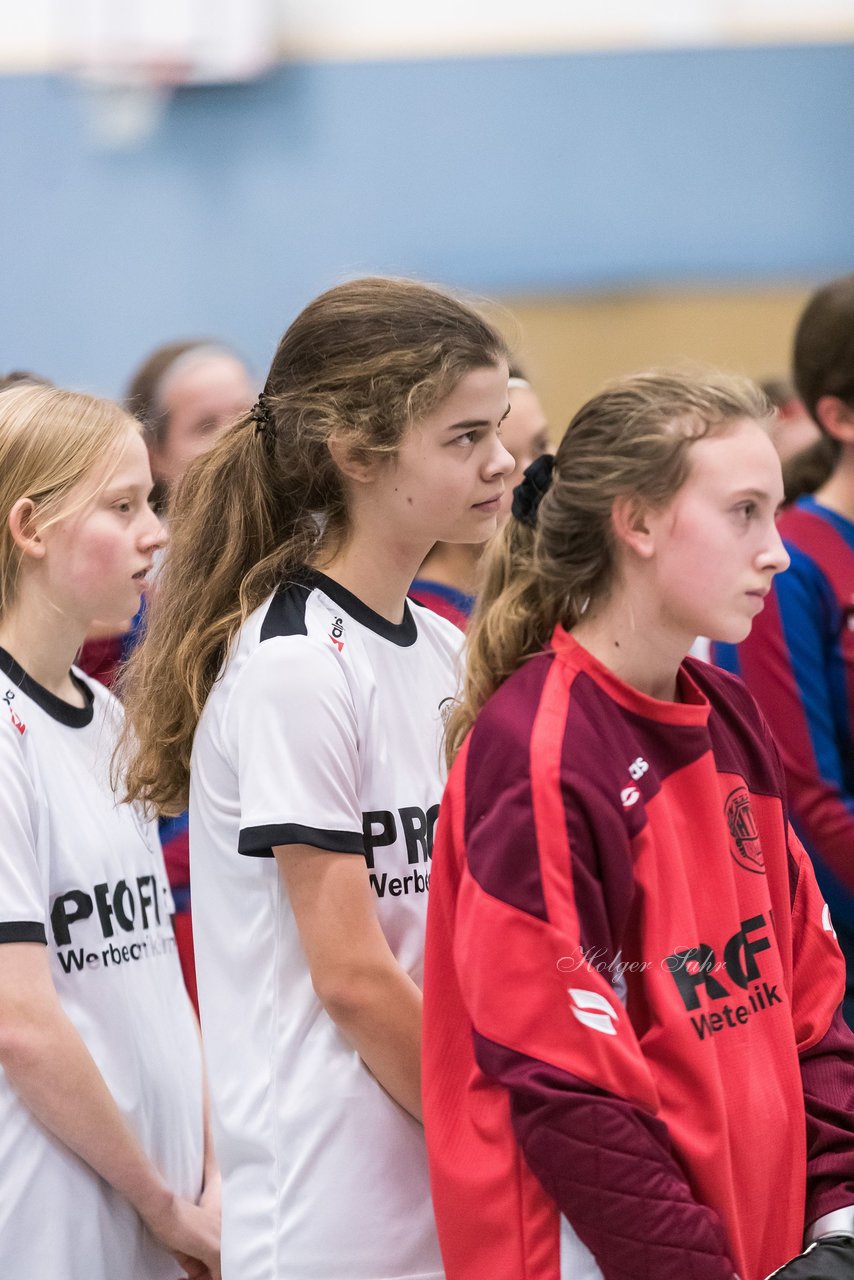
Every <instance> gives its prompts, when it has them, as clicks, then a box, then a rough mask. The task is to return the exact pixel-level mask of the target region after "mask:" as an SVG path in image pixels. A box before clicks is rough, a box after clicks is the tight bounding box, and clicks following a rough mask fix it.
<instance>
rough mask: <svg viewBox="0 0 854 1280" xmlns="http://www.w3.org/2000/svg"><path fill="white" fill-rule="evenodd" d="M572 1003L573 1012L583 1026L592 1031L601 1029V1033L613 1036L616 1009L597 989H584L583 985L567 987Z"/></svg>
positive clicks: (615, 1031)
mask: <svg viewBox="0 0 854 1280" xmlns="http://www.w3.org/2000/svg"><path fill="white" fill-rule="evenodd" d="M567 990H568V992H569V997H570V999H571V1000H572V1003H573V1006H574V1008H573V1010H572V1012H573V1014H574V1015H575V1017H576V1018H577V1019H578V1021H579V1022H580V1023H582V1024H583V1025H584V1026H585V1027H590V1028H591V1030H592V1031H601V1032H602V1034H603V1035H606V1036H615V1035H616V1034H617V1028H616V1027H615V1026H614V1023H615V1022H616V1021H617V1016H618V1015H617V1011H616V1009H615V1008H614V1007H613V1005H612V1004H611V1002H610V1001H609V1000H607V999H606V998H605V996H603V995H600V994H599V992H598V991H585V990H584V988H583V987H567Z"/></svg>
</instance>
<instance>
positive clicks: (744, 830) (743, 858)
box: [725, 787, 765, 876]
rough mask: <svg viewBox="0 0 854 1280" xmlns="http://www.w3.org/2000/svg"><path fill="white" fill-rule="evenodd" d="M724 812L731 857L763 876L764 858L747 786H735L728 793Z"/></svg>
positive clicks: (745, 867) (740, 864)
mask: <svg viewBox="0 0 854 1280" xmlns="http://www.w3.org/2000/svg"><path fill="white" fill-rule="evenodd" d="M725 813H726V820H727V825H728V827H729V835H730V844H729V851H730V853H731V854H732V856H733V858H735V860H736V862H737V863H738V865H739V866H740V867H743V868H744V870H745V871H752V872H753V873H754V874H755V875H757V876H764V874H765V859H764V857H763V856H762V846H761V844H760V842H759V832H758V830H757V829H756V822H755V819H754V817H753V810H752V809H751V808H750V795H749V793H748V790H747V787H736V788H735V790H734V791H731V792H730V793H729V795H728V796H727V798H726V805H725Z"/></svg>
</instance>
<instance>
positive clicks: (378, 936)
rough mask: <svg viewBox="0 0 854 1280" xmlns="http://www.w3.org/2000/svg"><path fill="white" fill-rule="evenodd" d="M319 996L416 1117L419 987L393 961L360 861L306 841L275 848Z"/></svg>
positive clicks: (368, 1063)
mask: <svg viewBox="0 0 854 1280" xmlns="http://www.w3.org/2000/svg"><path fill="white" fill-rule="evenodd" d="M274 853H275V855H276V861H277V863H278V866H279V872H280V874H281V876H282V879H283V881H284V883H285V888H286V890H287V893H288V897H289V899H290V903H291V907H292V908H293V912H294V916H295V918H296V922H297V927H298V929H299V935H300V940H301V942H302V946H303V950H304V952H305V956H306V960H307V962H308V967H309V971H310V973H311V980H312V983H313V985H314V989H315V991H316V992H317V996H318V999H319V1000H320V1002H321V1004H322V1005H323V1006H324V1008H325V1009H326V1012H327V1013H328V1014H329V1016H330V1018H332V1020H333V1022H335V1024H336V1025H337V1026H338V1027H339V1029H340V1030H341V1032H342V1034H343V1035H344V1036H346V1038H347V1039H348V1040H349V1042H350V1044H352V1046H353V1048H354V1049H355V1050H356V1052H357V1053H358V1054H359V1057H360V1058H361V1059H362V1061H363V1062H364V1064H365V1066H366V1067H367V1068H368V1070H369V1071H371V1072H372V1074H373V1075H374V1076H376V1078H377V1080H378V1081H379V1083H380V1084H381V1085H382V1087H383V1088H384V1089H385V1090H386V1092H387V1093H389V1094H390V1095H391V1096H392V1098H394V1100H395V1101H396V1102H398V1103H400V1105H401V1106H402V1107H404V1108H405V1109H406V1110H407V1111H408V1112H409V1113H410V1115H412V1116H414V1117H415V1118H416V1119H417V1120H420V1119H421V992H420V990H419V989H418V987H417V986H416V984H415V983H414V982H413V981H412V979H411V978H410V977H409V975H408V974H406V973H404V971H403V970H402V969H401V967H400V965H399V964H398V963H397V960H396V959H395V957H394V955H393V954H392V951H391V948H390V947H389V945H388V942H387V941H386V938H385V935H384V934H383V931H382V929H381V928H380V924H379V921H378V919H377V915H376V911H375V909H374V903H373V895H372V893H371V888H370V884H369V883H368V877H367V875H366V874H365V863H364V860H363V859H362V858H360V857H359V856H358V855H355V854H340V853H329V852H327V851H326V850H322V849H314V848H311V847H310V846H308V845H301V844H298V845H283V846H280V847H278V848H276V849H275V850H274Z"/></svg>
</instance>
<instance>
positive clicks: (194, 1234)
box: [144, 1191, 221, 1280]
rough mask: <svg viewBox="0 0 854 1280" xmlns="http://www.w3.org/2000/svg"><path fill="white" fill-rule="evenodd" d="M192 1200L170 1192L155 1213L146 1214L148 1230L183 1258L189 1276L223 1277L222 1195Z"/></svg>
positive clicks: (196, 1279) (213, 1279)
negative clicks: (220, 1201)
mask: <svg viewBox="0 0 854 1280" xmlns="http://www.w3.org/2000/svg"><path fill="white" fill-rule="evenodd" d="M204 1199H205V1198H204V1195H202V1203H200V1204H197V1205H195V1204H191V1203H190V1201H189V1200H182V1199H181V1198H180V1197H179V1196H170V1197H169V1198H168V1199H167V1201H166V1203H165V1204H164V1205H163V1207H162V1208H161V1209H159V1210H158V1211H157V1212H156V1214H151V1215H147V1216H146V1217H145V1218H144V1221H145V1224H146V1226H147V1227H148V1229H149V1231H150V1232H151V1234H152V1235H153V1236H155V1238H156V1239H157V1240H159V1241H160V1243H161V1244H162V1245H164V1247H165V1248H167V1249H168V1250H169V1252H170V1253H171V1254H172V1256H173V1257H174V1258H176V1259H177V1261H178V1262H180V1264H181V1266H182V1267H183V1268H184V1270H185V1271H186V1273H187V1275H188V1276H189V1278H190V1280H221V1274H220V1257H219V1241H220V1215H219V1198H218V1196H216V1195H214V1194H213V1191H212V1194H211V1203H210V1204H206V1203H205V1202H204Z"/></svg>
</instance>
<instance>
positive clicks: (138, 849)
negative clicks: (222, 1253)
mask: <svg viewBox="0 0 854 1280" xmlns="http://www.w3.org/2000/svg"><path fill="white" fill-rule="evenodd" d="M74 676H75V679H76V681H77V683H78V686H79V687H80V689H81V690H82V691H83V692H84V694H85V697H86V706H85V707H83V708H78V707H74V706H71V705H70V704H69V703H67V702H64V701H62V700H61V699H59V698H57V697H55V696H54V695H53V694H51V693H49V692H48V691H47V690H46V689H43V688H42V687H41V686H40V685H38V684H36V683H35V682H34V681H33V680H31V679H30V678H29V677H28V676H27V675H26V674H25V673H24V672H23V671H22V670H21V668H20V666H19V665H18V664H17V663H16V662H15V661H14V660H13V659H12V658H11V657H10V656H9V654H7V653H6V652H5V651H4V650H0V769H2V778H3V786H2V788H0V943H15V942H35V943H47V946H48V949H49V953H50V964H51V971H52V976H53V981H54V984H55V986H56V990H57V993H58V995H59V999H60V1002H61V1004H62V1006H63V1008H64V1010H65V1012H66V1013H67V1014H68V1017H69V1018H70V1019H71V1021H72V1022H73V1023H74V1025H75V1027H76V1028H77V1030H78V1031H79V1033H80V1035H81V1037H82V1038H83V1040H84V1041H85V1043H86V1046H87V1048H88V1049H89V1052H90V1053H91V1054H92V1057H93V1058H94V1059H95V1062H96V1063H97V1065H98V1067H99V1069H100V1071H101V1074H102V1075H103V1077H104V1079H105V1081H106V1083H107V1086H108V1087H109V1089H110V1092H111V1093H112V1095H113V1097H114V1098H115V1100H116V1103H117V1105H118V1107H119V1110H120V1111H121V1112H122V1114H123V1116H124V1118H125V1120H126V1121H127V1124H128V1126H129V1127H130V1128H131V1129H132V1130H133V1132H134V1133H135V1135H136V1137H137V1138H138V1140H139V1142H140V1144H141V1145H142V1147H143V1149H144V1150H145V1151H146V1152H147V1153H148V1155H149V1156H150V1157H151V1159H152V1161H153V1162H154V1164H155V1165H156V1166H157V1167H158V1168H159V1169H160V1170H161V1172H162V1174H163V1176H164V1178H165V1180H166V1183H167V1185H168V1186H169V1187H171V1188H172V1189H173V1190H174V1191H176V1192H178V1193H179V1194H181V1195H184V1196H187V1197H189V1198H190V1199H196V1198H197V1196H198V1194H199V1191H200V1185H201V1176H202V1164H203V1114H202V1067H201V1053H200V1049H199V1039H198V1032H197V1029H196V1026H195V1022H194V1018H193V1015H192V1011H191V1008H190V1005H189V1002H188V1000H187V996H186V992H185V991H184V988H183V983H182V979H181V970H180V966H179V963H178V959H177V955H176V952H175V941H174V937H173V934H172V925H171V921H170V911H171V898H170V895H169V887H168V883H167V881H166V874H165V871H164V868H163V856H162V853H161V851H160V843H159V840H158V838H157V832H156V827H154V825H153V824H150V823H146V822H144V821H142V820H141V818H140V817H139V816H138V814H137V813H136V811H135V810H133V809H131V808H130V807H129V806H127V805H118V804H116V803H115V800H114V797H113V792H112V790H111V789H110V785H109V772H108V771H109V760H110V753H111V751H112V748H113V745H114V743H115V737H116V728H117V716H119V715H120V714H121V710H120V708H119V706H118V703H117V702H116V700H115V698H113V697H112V695H111V694H109V693H107V691H106V690H105V689H103V688H102V687H101V686H100V685H98V684H96V683H95V682H92V683H91V684H89V683H88V682H86V680H85V678H84V677H83V676H82V675H81V674H80V673H79V672H75V673H74ZM183 1274H184V1272H183V1270H182V1269H181V1268H180V1267H179V1266H178V1264H177V1263H176V1262H175V1261H174V1259H173V1258H172V1257H171V1256H170V1255H169V1254H168V1253H167V1252H166V1251H165V1250H163V1249H162V1248H161V1247H160V1246H159V1245H158V1244H157V1243H156V1242H155V1241H154V1239H153V1238H152V1237H151V1236H150V1234H149V1233H148V1232H147V1231H146V1230H145V1228H144V1227H143V1225H142V1223H141V1221H140V1219H139V1218H138V1216H137V1215H136V1213H135V1212H134V1211H133V1209H132V1208H131V1206H130V1205H129V1204H128V1203H127V1201H126V1200H124V1199H123V1198H122V1197H121V1196H120V1195H118V1194H117V1193H116V1192H115V1191H113V1190H112V1188H111V1187H109V1186H108V1185H107V1184H106V1183H105V1182H104V1181H103V1180H102V1179H101V1178H99V1177H98V1176H97V1175H96V1174H95V1173H93V1171H92V1170H91V1168H90V1167H89V1166H88V1165H87V1164H85V1163H84V1162H83V1161H82V1160H80V1159H79V1158H78V1157H77V1156H75V1155H74V1154H73V1153H72V1152H71V1151H70V1150H69V1149H68V1148H67V1147H65V1146H64V1145H63V1144H62V1143H61V1142H59V1141H58V1140H57V1139H55V1138H54V1137H53V1136H52V1135H51V1134H50V1133H49V1132H48V1131H47V1130H46V1129H45V1128H43V1127H42V1126H41V1125H40V1124H39V1123H38V1121H37V1120H36V1119H35V1118H34V1117H33V1115H32V1113H31V1112H30V1111H29V1110H28V1109H27V1108H26V1107H25V1106H24V1105H23V1104H22V1103H21V1102H20V1101H19V1099H18V1097H17V1095H16V1094H15V1093H14V1091H13V1090H12V1088H11V1086H10V1085H9V1083H8V1081H7V1080H6V1077H5V1074H4V1073H3V1071H2V1069H1V1068H0V1276H3V1277H7V1276H8V1277H10V1280H11V1277H16V1280H18V1278H19V1280H36V1278H37V1277H38V1278H39V1280H42V1278H44V1280H173V1278H174V1277H178V1276H182V1275H183Z"/></svg>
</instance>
